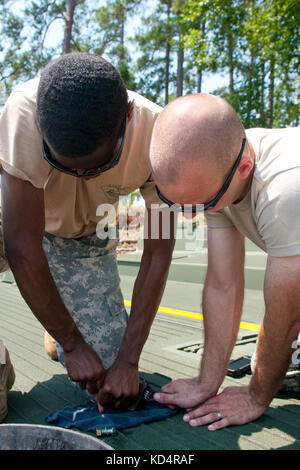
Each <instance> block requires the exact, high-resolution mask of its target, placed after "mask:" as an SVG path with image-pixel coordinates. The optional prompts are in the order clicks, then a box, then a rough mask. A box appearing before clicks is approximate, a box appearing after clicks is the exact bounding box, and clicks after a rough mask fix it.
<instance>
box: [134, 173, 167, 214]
mask: <svg viewBox="0 0 300 470" xmlns="http://www.w3.org/2000/svg"><path fill="white" fill-rule="evenodd" d="M140 192H141V195H142V196H143V198H144V200H145V204H146V207H147V208H150V207H151V204H156V205H157V204H159V205H161V204H164V203H163V202H162V201H161V199H160V198H159V197H158V194H157V192H156V189H155V183H154V181H153V179H152V177H151V176H150V178H149V179H148V180H147V181H146V183H144V184H143V186H142V187H141V188H140ZM164 205H165V204H164Z"/></svg>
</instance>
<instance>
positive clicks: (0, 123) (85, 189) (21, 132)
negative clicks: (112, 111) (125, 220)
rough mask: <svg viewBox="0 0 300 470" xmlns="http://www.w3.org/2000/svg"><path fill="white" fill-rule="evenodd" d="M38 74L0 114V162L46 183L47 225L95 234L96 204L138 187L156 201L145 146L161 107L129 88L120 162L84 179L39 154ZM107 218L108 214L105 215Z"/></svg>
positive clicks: (64, 232)
mask: <svg viewBox="0 0 300 470" xmlns="http://www.w3.org/2000/svg"><path fill="white" fill-rule="evenodd" d="M38 84H39V79H33V80H29V81H28V82H26V83H24V84H23V85H21V86H19V87H18V88H17V89H16V90H15V91H13V92H12V94H11V95H10V97H9V98H8V100H7V102H6V104H5V107H4V108H3V111H2V114H1V118H0V164H1V165H2V167H3V168H4V170H5V171H7V172H8V173H9V174H11V175H13V176H16V177H18V178H20V179H22V180H25V181H29V182H30V183H31V184H33V186H35V187H37V188H44V194H45V217H46V227H45V230H46V231H47V232H49V233H51V234H53V235H56V236H59V237H65V238H78V237H82V236H84V235H90V234H92V233H95V231H96V226H97V223H98V222H99V221H100V220H101V217H100V216H97V215H96V211H97V207H98V206H99V205H100V204H114V205H115V206H116V205H117V204H118V202H119V197H121V196H124V195H127V194H130V193H131V192H132V191H134V190H135V189H138V188H140V190H141V194H142V196H143V198H144V199H145V201H146V205H147V206H148V207H149V206H150V205H151V203H156V204H157V203H160V202H161V201H160V200H159V198H158V197H157V195H156V191H155V186H154V183H153V182H149V181H148V180H149V179H150V176H151V170H150V162H149V147H150V140H151V135H152V128H153V125H154V122H155V119H156V117H157V116H158V114H159V113H160V112H161V107H160V106H158V105H156V104H154V103H152V102H151V101H149V100H147V99H146V98H143V97H142V96H140V95H138V94H137V93H135V92H132V91H128V95H129V99H130V100H133V101H134V111H133V115H132V119H131V120H130V122H129V123H128V126H127V132H126V137H125V142H124V147H123V151H122V155H121V158H120V161H119V163H118V165H116V166H115V167H114V168H112V169H111V170H108V171H107V172H105V173H102V174H100V175H99V176H97V177H96V178H93V179H90V180H84V179H81V178H76V177H74V176H71V175H67V174H65V173H62V172H60V171H58V170H55V169H54V168H53V167H51V166H50V165H49V164H48V163H47V162H46V161H45V160H44V158H43V154H42V147H41V136H40V134H39V132H38V129H37V126H36V122H35V111H36V96H37V89H38ZM106 218H107V217H106Z"/></svg>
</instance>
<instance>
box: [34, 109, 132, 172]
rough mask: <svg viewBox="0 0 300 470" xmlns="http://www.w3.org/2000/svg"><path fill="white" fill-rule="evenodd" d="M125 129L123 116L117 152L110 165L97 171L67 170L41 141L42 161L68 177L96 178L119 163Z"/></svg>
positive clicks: (125, 120) (125, 122)
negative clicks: (78, 171)
mask: <svg viewBox="0 0 300 470" xmlns="http://www.w3.org/2000/svg"><path fill="white" fill-rule="evenodd" d="M126 127H127V114H126V116H125V119H124V130H123V134H122V140H121V144H120V147H119V150H118V152H117V155H116V156H115V158H114V159H113V160H112V161H111V163H109V164H107V165H105V166H103V167H102V168H100V169H97V170H93V169H92V170H86V171H85V172H84V173H81V174H78V173H77V171H76V170H74V169H73V168H68V167H66V166H64V165H62V164H61V163H59V162H58V161H57V160H56V159H55V158H54V157H53V156H52V155H51V151H50V149H49V147H48V145H47V144H46V142H45V140H44V139H42V151H43V156H44V159H45V160H46V161H47V162H48V163H49V164H50V165H51V166H53V167H54V168H55V169H56V170H59V171H61V172H63V173H67V174H68V175H72V176H76V177H77V178H84V177H87V176H97V175H100V174H101V173H103V172H104V171H108V170H110V169H111V168H113V167H114V166H116V165H117V164H118V163H119V160H120V157H121V153H122V150H123V147H124V141H125V135H126ZM70 160H71V159H70Z"/></svg>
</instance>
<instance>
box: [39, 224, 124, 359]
mask: <svg viewBox="0 0 300 470" xmlns="http://www.w3.org/2000/svg"><path fill="white" fill-rule="evenodd" d="M117 243H118V240H116V239H109V238H107V239H106V240H100V239H99V238H98V237H97V235H96V234H94V235H90V236H86V237H82V238H80V239H67V238H59V237H55V236H53V235H50V234H48V233H45V236H44V239H43V249H44V252H45V254H46V257H47V259H48V264H49V267H50V270H51V274H52V277H53V278H54V280H55V283H56V286H57V288H58V290H59V293H60V296H61V298H62V300H63V302H64V304H65V306H66V308H67V309H68V311H69V313H70V315H71V316H72V318H73V319H74V321H75V323H76V325H77V327H78V329H79V330H80V332H81V334H82V335H83V337H84V339H85V341H86V342H87V343H88V344H89V345H90V346H92V348H93V349H94V350H95V351H96V352H97V354H98V355H99V357H100V359H101V361H102V364H103V366H104V368H108V367H110V366H111V365H112V363H113V362H114V360H115V358H116V356H117V354H118V351H119V348H120V345H121V341H122V338H123V335H124V332H125V329H126V326H127V321H128V316H127V312H126V309H125V307H124V299H123V296H122V293H121V289H120V277H119V273H118V266H117V259H116V246H117ZM57 352H58V359H59V361H60V362H61V363H62V364H63V365H64V358H63V350H62V347H61V346H60V345H59V344H58V343H57Z"/></svg>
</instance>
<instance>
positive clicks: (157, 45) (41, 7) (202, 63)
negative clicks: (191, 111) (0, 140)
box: [0, 0, 300, 127]
mask: <svg viewBox="0 0 300 470" xmlns="http://www.w3.org/2000/svg"><path fill="white" fill-rule="evenodd" d="M134 18H135V21H133V19H134ZM54 24H56V27H57V26H59V27H60V31H61V41H58V42H56V44H51V45H49V36H51V35H50V31H51V28H52V27H53V25H54ZM299 24H300V3H299V0H152V2H149V1H146V0H102V1H101V2H99V1H97V0H27V1H26V2H22V1H21V0H0V35H1V42H0V44H1V46H0V54H1V61H0V80H1V83H2V87H1V95H2V97H3V96H5V95H7V93H8V92H9V91H10V90H11V88H12V87H13V86H15V85H16V84H17V83H18V82H20V81H23V80H26V79H29V78H32V77H34V76H36V75H37V74H39V73H40V71H41V69H42V68H43V67H44V66H45V64H46V63H47V62H48V61H49V60H50V59H51V58H53V57H55V56H57V55H59V54H61V53H62V52H69V51H90V52H93V53H97V54H101V55H104V56H105V57H106V58H107V59H108V60H110V61H111V62H112V63H113V64H114V65H115V66H116V67H117V68H118V69H119V71H120V73H121V75H122V77H123V79H124V80H125V83H126V85H127V87H128V88H129V89H133V90H136V91H138V92H140V93H142V94H143V95H145V96H146V97H148V98H149V99H151V100H153V101H155V102H157V103H158V104H161V105H164V104H166V103H168V101H170V100H171V99H174V98H175V97H176V96H180V95H181V94H186V93H193V92H199V91H201V84H202V80H203V76H205V74H207V73H218V74H220V73H222V74H223V75H224V74H227V76H228V86H224V87H222V88H220V89H217V90H215V91H214V93H215V94H218V95H220V96H223V97H224V98H226V99H227V100H228V101H229V102H230V103H231V104H232V105H233V106H234V108H235V109H236V110H237V111H238V112H239V114H240V116H241V119H242V121H243V123H244V125H245V127H254V126H264V127H272V126H273V127H274V126H276V127H280V126H292V125H299V115H300V109H299V107H300V96H299V95H300V84H299V66H300V50H299V49H300V29H299ZM133 25H134V28H133ZM2 99H3V98H2Z"/></svg>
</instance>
